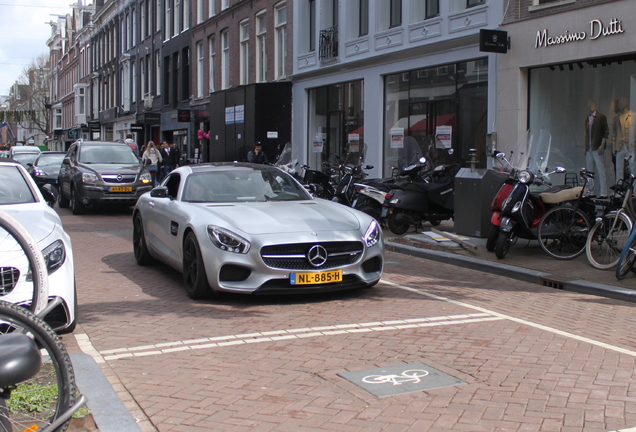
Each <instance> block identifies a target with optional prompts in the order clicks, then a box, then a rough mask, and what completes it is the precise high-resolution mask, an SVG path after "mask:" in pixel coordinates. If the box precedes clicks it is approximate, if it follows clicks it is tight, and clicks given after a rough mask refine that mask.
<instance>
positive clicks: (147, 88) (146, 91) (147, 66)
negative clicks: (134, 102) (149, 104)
mask: <svg viewBox="0 0 636 432" xmlns="http://www.w3.org/2000/svg"><path fill="white" fill-rule="evenodd" d="M151 67H152V65H151V59H150V56H149V55H147V56H146V57H144V68H145V70H146V76H145V77H144V95H147V94H149V93H150V68H151Z"/></svg>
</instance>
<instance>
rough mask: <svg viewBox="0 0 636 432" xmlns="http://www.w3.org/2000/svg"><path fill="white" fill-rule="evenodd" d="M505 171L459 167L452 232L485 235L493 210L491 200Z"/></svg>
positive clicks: (505, 174)
mask: <svg viewBox="0 0 636 432" xmlns="http://www.w3.org/2000/svg"><path fill="white" fill-rule="evenodd" d="M507 178H508V174H507V173H502V172H499V171H495V170H486V169H476V170H471V169H470V168H462V169H460V170H459V172H458V173H457V175H456V176H455V233H457V234H461V235H466V236H470V237H480V238H485V237H488V233H489V232H490V225H491V224H490V218H491V216H492V210H491V209H490V204H491V203H492V200H493V198H494V197H495V195H496V194H497V191H498V190H499V187H500V186H501V184H502V183H503V182H504V181H505V180H506V179H507Z"/></svg>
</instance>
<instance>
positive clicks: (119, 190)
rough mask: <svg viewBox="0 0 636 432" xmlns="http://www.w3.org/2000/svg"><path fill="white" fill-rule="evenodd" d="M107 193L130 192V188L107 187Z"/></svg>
mask: <svg viewBox="0 0 636 432" xmlns="http://www.w3.org/2000/svg"><path fill="white" fill-rule="evenodd" d="M108 192H132V186H109V187H108Z"/></svg>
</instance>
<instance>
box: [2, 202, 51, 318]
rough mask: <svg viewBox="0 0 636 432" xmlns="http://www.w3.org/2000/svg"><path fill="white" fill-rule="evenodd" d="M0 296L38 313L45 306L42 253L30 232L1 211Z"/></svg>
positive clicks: (46, 288)
mask: <svg viewBox="0 0 636 432" xmlns="http://www.w3.org/2000/svg"><path fill="white" fill-rule="evenodd" d="M0 250H1V251H4V252H3V253H2V254H0V272H1V274H0V296H3V297H5V296H6V297H5V299H6V300H7V301H11V302H14V303H15V302H20V303H22V304H26V303H29V301H30V305H31V310H32V311H33V312H34V313H38V312H39V311H41V310H42V309H44V308H45V307H46V305H47V303H48V273H47V271H46V264H45V261H44V256H43V255H42V251H41V250H40V247H39V246H38V244H37V241H36V240H35V239H34V238H33V236H32V235H31V233H30V232H29V231H28V230H27V229H26V228H25V227H24V226H23V225H22V224H21V223H20V222H19V221H18V220H17V219H16V218H14V217H13V216H11V215H10V214H9V213H7V212H6V211H4V210H0Z"/></svg>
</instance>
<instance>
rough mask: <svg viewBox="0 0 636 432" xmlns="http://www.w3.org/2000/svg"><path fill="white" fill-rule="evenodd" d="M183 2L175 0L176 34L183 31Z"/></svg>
mask: <svg viewBox="0 0 636 432" xmlns="http://www.w3.org/2000/svg"><path fill="white" fill-rule="evenodd" d="M182 6H183V4H182V3H181V0H174V35H178V34H179V33H181V32H182V31H183V10H182V8H181V7H182Z"/></svg>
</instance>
